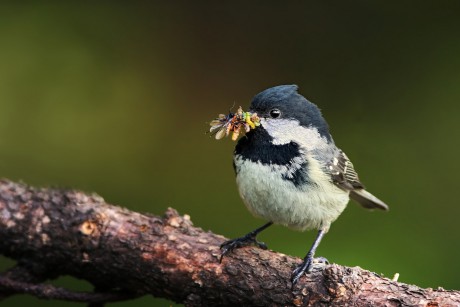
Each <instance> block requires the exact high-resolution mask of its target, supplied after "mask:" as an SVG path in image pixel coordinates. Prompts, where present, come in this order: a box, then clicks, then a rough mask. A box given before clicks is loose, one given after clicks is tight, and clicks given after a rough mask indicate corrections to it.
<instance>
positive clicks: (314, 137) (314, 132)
mask: <svg viewBox="0 0 460 307" xmlns="http://www.w3.org/2000/svg"><path fill="white" fill-rule="evenodd" d="M260 123H261V125H262V127H264V128H265V130H266V131H267V132H268V134H269V135H270V136H271V137H272V138H273V141H272V143H273V144H274V145H284V144H289V143H290V142H295V143H297V144H299V145H300V146H301V147H303V148H306V149H321V148H324V147H327V145H328V141H327V139H326V138H324V137H322V136H321V135H320V134H319V132H318V129H316V128H314V127H311V126H310V127H303V126H301V125H300V123H299V121H297V120H295V119H265V118H262V119H261V120H260Z"/></svg>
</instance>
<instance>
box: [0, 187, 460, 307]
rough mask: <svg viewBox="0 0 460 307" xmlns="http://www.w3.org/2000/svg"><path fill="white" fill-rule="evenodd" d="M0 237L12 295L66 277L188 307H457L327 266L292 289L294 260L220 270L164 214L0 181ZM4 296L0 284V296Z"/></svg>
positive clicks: (188, 228)
mask: <svg viewBox="0 0 460 307" xmlns="http://www.w3.org/2000/svg"><path fill="white" fill-rule="evenodd" d="M0 238H1V239H0V253H1V254H3V255H6V256H8V257H10V258H13V259H16V260H18V265H19V266H20V267H22V268H25V269H26V270H24V271H23V273H24V275H27V276H29V277H31V276H33V278H27V276H26V278H23V279H22V280H21V274H19V276H18V274H10V276H8V278H9V281H10V282H16V283H17V284H16V286H18V285H20V284H19V283H23V284H24V287H37V289H40V287H43V286H44V285H42V284H40V282H43V281H45V280H49V279H53V278H56V277H58V276H61V275H70V276H74V277H76V278H80V279H84V280H87V281H89V282H90V283H92V284H93V285H94V286H95V288H96V289H98V291H103V292H106V293H110V292H112V293H115V294H117V295H118V294H119V293H125V294H126V295H132V296H139V295H145V294H149V295H154V296H157V297H164V298H168V299H171V300H173V301H176V302H182V303H184V304H186V305H187V306H213V305H214V306H215V305H220V306H223V305H231V306H233V305H237V304H239V305H244V306H251V305H252V306H254V305H257V306H273V305H281V306H307V305H319V306H321V305H324V306H328V305H345V304H348V305H349V306H369V305H373V306H401V305H409V306H414V305H416V306H458V305H460V292H458V291H446V290H443V289H438V290H433V289H421V288H419V287H416V286H412V285H407V284H403V283H398V282H394V281H391V280H389V279H387V278H382V277H380V276H378V275H376V274H374V273H371V272H369V271H365V270H362V269H360V268H348V267H343V266H339V265H335V264H333V265H327V266H326V267H325V268H323V269H319V270H315V271H314V272H313V273H311V274H309V275H307V276H305V277H302V278H301V279H300V280H299V282H298V284H297V285H296V287H295V288H294V290H291V283H290V281H289V279H290V275H291V272H292V270H293V268H294V267H295V265H296V264H298V263H299V262H300V259H298V258H293V257H289V256H286V255H283V254H280V253H276V252H273V251H268V250H261V249H258V248H253V247H247V248H242V249H239V250H237V251H235V252H234V253H232V254H231V255H229V256H228V257H225V258H224V260H223V262H222V264H220V263H219V255H220V253H219V245H220V244H221V243H222V242H223V241H224V240H225V238H224V237H222V236H219V235H215V234H212V233H210V232H205V231H203V230H202V229H200V228H196V227H193V226H192V223H191V221H190V218H189V217H188V216H187V215H184V216H179V215H178V214H177V212H176V211H175V210H173V209H169V210H168V211H167V212H166V214H165V216H164V217H157V216H149V215H143V214H140V213H136V212H132V211H129V210H126V209H123V208H120V207H116V206H113V205H109V204H107V203H105V202H104V200H103V199H102V198H101V197H99V196H97V195H94V194H93V195H89V194H85V193H83V192H79V191H72V190H58V189H38V188H33V187H29V186H26V185H24V184H18V183H14V182H11V181H8V180H1V181H0ZM3 276H4V277H5V276H6V275H3ZM5 278H6V277H5ZM4 281H5V280H4ZM32 284H34V285H32ZM14 289H15V291H13V292H17V290H18V289H17V287H14ZM11 291H12V287H6V286H5V285H4V286H3V287H2V286H1V285H0V293H3V294H8V293H11ZM23 292H26V291H23ZM28 293H32V292H28ZM40 293H43V291H42V292H40ZM32 294H34V295H37V296H38V295H39V293H32ZM101 295H103V294H101Z"/></svg>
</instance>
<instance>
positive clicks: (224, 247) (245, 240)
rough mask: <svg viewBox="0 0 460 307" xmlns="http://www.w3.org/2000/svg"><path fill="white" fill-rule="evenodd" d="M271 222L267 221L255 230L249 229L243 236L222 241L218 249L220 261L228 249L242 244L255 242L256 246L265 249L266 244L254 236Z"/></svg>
mask: <svg viewBox="0 0 460 307" xmlns="http://www.w3.org/2000/svg"><path fill="white" fill-rule="evenodd" d="M272 224H273V222H268V223H267V224H265V225H263V226H261V227H259V228H257V229H255V230H253V231H251V232H250V233H248V234H247V235H245V236H242V237H240V238H236V239H233V240H228V241H226V242H224V243H222V244H221V245H220V249H221V251H222V253H221V255H220V262H222V258H224V256H225V255H226V254H228V253H229V252H230V251H232V250H234V249H235V248H240V247H243V246H247V245H251V244H255V245H257V246H258V247H260V248H262V249H267V245H265V243H264V242H260V241H257V238H256V237H257V235H258V234H259V233H260V232H261V231H262V230H264V229H266V228H268V227H269V226H271V225H272Z"/></svg>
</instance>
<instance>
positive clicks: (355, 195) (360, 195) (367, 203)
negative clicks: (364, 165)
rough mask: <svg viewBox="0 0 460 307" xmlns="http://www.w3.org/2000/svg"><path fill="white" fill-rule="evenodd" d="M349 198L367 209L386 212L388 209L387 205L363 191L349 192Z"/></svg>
mask: <svg viewBox="0 0 460 307" xmlns="http://www.w3.org/2000/svg"><path fill="white" fill-rule="evenodd" d="M350 198H351V199H353V200H355V201H356V202H358V203H359V204H360V205H361V206H363V207H364V208H367V209H375V208H377V209H381V210H386V211H388V210H389V209H390V208H389V207H388V205H387V204H385V203H384V202H383V201H381V200H380V199H378V198H377V197H375V196H374V195H372V194H371V193H369V192H367V191H366V190H364V189H356V190H352V191H350Z"/></svg>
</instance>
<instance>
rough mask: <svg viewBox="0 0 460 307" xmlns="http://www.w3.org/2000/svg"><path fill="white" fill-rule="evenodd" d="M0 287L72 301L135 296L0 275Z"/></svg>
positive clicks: (93, 301) (95, 300)
mask: <svg viewBox="0 0 460 307" xmlns="http://www.w3.org/2000/svg"><path fill="white" fill-rule="evenodd" d="M0 288H1V289H4V290H7V291H10V292H11V293H14V294H17V293H21V294H31V295H33V296H35V297H37V298H42V299H48V300H50V299H55V300H62V301H72V302H85V303H105V302H118V301H124V300H129V299H133V298H136V297H137V296H136V295H132V294H131V295H130V294H127V293H99V292H95V293H92V292H77V291H70V290H67V289H64V288H59V287H54V286H52V285H47V284H30V283H25V282H20V281H15V280H13V279H10V278H7V277H3V276H0Z"/></svg>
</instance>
